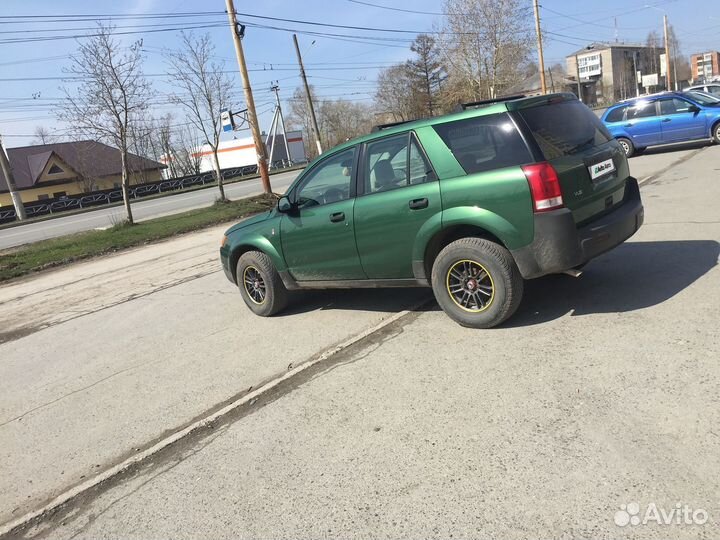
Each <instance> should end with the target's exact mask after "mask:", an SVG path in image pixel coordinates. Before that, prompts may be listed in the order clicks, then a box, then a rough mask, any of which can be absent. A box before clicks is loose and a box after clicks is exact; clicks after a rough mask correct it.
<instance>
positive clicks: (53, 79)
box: [0, 0, 720, 147]
mask: <svg viewBox="0 0 720 540" xmlns="http://www.w3.org/2000/svg"><path fill="white" fill-rule="evenodd" d="M525 1H527V3H528V7H529V8H530V7H531V6H532V0H525ZM368 4H372V5H368ZM709 5H710V3H709V2H707V0H702V1H701V0H602V1H597V0H580V1H568V0H542V1H541V10H540V14H541V21H542V26H543V30H544V32H545V33H546V40H545V44H544V45H545V63H546V66H550V65H552V64H555V63H563V64H564V58H565V55H567V54H570V53H572V52H574V51H576V50H577V49H580V48H581V47H583V46H585V45H587V44H589V43H591V42H599V41H615V40H616V39H617V40H619V41H625V42H635V43H638V42H643V41H644V40H645V38H646V36H647V34H648V32H650V31H652V30H655V31H657V32H658V34H659V35H662V17H663V13H665V14H667V15H668V18H669V21H670V23H671V24H672V25H673V26H674V28H675V32H676V34H677V36H678V38H679V40H680V44H681V48H682V52H683V53H684V54H685V55H686V56H688V57H689V55H690V54H692V53H694V52H702V51H707V50H719V49H720V14H718V15H714V14H710V15H709V14H708V13H709V12H711V10H709V9H708V6H709ZM388 8H389V9H388ZM224 9H225V0H124V1H122V2H118V1H116V0H113V1H110V0H52V1H51V0H33V1H32V2H29V1H28V0H0V135H2V137H3V141H4V143H5V144H6V145H7V146H8V147H17V146H23V145H27V144H30V143H31V141H32V139H33V138H34V136H33V132H34V130H35V128H36V127H37V126H44V127H46V128H48V129H49V130H50V131H56V130H57V131H58V132H62V130H64V129H67V126H65V125H63V124H62V123H60V122H59V121H58V120H57V119H56V117H55V113H54V111H55V110H56V107H57V104H58V102H59V99H60V98H61V97H62V96H63V92H62V87H63V86H69V83H68V82H67V81H65V82H63V80H62V77H63V67H64V66H65V67H66V66H67V65H68V62H69V60H68V57H69V55H71V54H72V53H73V52H74V51H75V49H76V48H77V44H78V43H77V38H75V37H72V36H81V35H83V34H85V33H87V32H89V31H91V29H92V27H93V26H94V22H93V21H92V19H94V18H97V17H102V18H104V19H107V18H108V17H109V16H113V17H114V19H113V21H112V22H113V24H115V25H116V26H117V28H118V31H126V32H141V33H133V34H128V35H123V36H120V39H121V40H122V41H123V43H125V44H128V45H129V44H130V43H132V42H134V41H136V40H138V39H140V38H142V48H143V53H144V55H145V73H146V74H148V75H149V78H150V80H151V81H152V82H153V85H154V88H155V90H156V92H157V97H156V98H155V99H154V106H153V113H154V114H156V115H161V114H164V113H167V112H172V113H173V114H174V116H175V119H176V120H175V121H176V122H177V123H178V125H179V124H181V123H182V122H184V113H183V112H182V110H181V109H179V108H178V107H177V106H176V105H172V104H169V103H168V102H167V95H168V93H169V92H171V90H172V89H171V88H170V87H169V86H168V85H167V83H165V82H164V80H163V74H164V72H165V70H166V68H165V64H164V60H163V56H162V51H163V50H165V49H168V48H170V49H172V48H174V47H175V46H176V43H177V36H178V33H179V30H178V29H179V28H183V27H195V29H194V30H193V31H194V32H195V33H204V32H208V33H209V34H210V36H211V39H212V40H213V42H214V44H215V46H216V55H217V60H218V61H219V62H225V67H226V69H228V70H233V74H232V75H231V77H232V78H233V82H234V84H235V85H236V91H235V92H234V99H235V105H236V108H242V106H243V98H242V86H241V83H240V78H239V76H238V75H237V74H236V73H235V72H234V70H236V68H237V63H236V60H235V56H234V49H233V44H232V39H231V35H230V30H229V28H228V26H227V16H226V15H225V14H224ZM235 9H236V11H237V12H238V14H242V15H239V17H238V18H239V20H240V21H241V22H244V23H247V29H246V36H245V39H244V40H243V45H244V48H245V56H246V60H247V63H248V68H249V70H250V81H251V84H252V87H253V91H254V96H255V102H256V105H257V111H258V114H259V117H260V125H261V129H263V130H268V129H269V128H270V122H271V119H272V114H273V103H274V96H273V94H272V93H271V92H270V86H271V84H272V83H273V82H274V81H278V82H277V84H278V85H279V87H280V97H281V99H282V101H283V110H284V111H285V115H286V116H287V114H288V109H289V102H288V101H287V100H289V99H291V98H292V94H293V91H294V90H295V88H296V87H298V85H300V83H301V80H300V76H299V71H298V68H297V63H296V56H295V50H294V47H293V41H292V31H293V30H294V31H297V32H298V39H299V42H300V48H301V50H302V52H303V60H304V62H305V64H306V66H305V67H306V71H307V74H308V77H309V81H310V83H311V84H313V85H314V86H315V88H316V91H317V93H318V96H319V99H337V98H343V99H348V100H357V101H361V102H366V103H372V100H373V95H374V90H375V81H376V78H377V75H378V71H379V70H380V69H382V68H384V67H388V66H390V65H392V64H394V63H397V62H401V61H404V60H405V59H408V58H410V57H411V56H412V53H411V52H410V50H409V44H410V41H411V40H412V38H413V37H414V35H413V32H432V31H433V30H434V29H437V28H438V26H439V25H440V24H441V22H442V17H441V15H439V14H438V13H439V12H441V11H442V1H441V0H414V1H413V2H412V3H410V2H407V1H402V0H263V1H261V2H248V1H246V0H235ZM128 15H133V16H142V17H144V18H142V19H127V16H128ZM250 15H256V16H259V17H251V16H250ZM18 16H23V17H32V19H31V21H30V22H27V21H28V19H26V18H23V19H17V17H18ZM77 16H83V17H77ZM118 16H123V17H125V18H118ZM260 17H265V18H260ZM270 18H277V19H284V20H274V19H270ZM79 19H83V20H79ZM87 19H90V20H87ZM288 19H293V20H295V21H305V22H313V23H319V24H312V25H309V24H304V23H301V22H291V21H288ZM332 24H335V25H351V26H356V27H368V28H382V29H393V30H395V31H393V32H381V31H374V30H373V31H369V30H353V29H344V28H336V27H329V26H327V25H332ZM140 26H142V28H139V27H140ZM269 27H275V28H269ZM278 28H284V29H285V30H281V29H278ZM288 29H289V30H288ZM398 30H402V31H403V32H398ZM327 34H334V35H332V36H330V35H327ZM338 34H339V35H338ZM35 38H40V39H35ZM79 39H82V38H79ZM18 40H22V41H21V42H17V41H18ZM536 57H537V55H536V52H535V51H533V59H536ZM248 135H249V132H247V131H240V132H238V133H237V134H236V136H238V137H243V136H248ZM224 137H226V138H227V137H232V135H225V136H224Z"/></svg>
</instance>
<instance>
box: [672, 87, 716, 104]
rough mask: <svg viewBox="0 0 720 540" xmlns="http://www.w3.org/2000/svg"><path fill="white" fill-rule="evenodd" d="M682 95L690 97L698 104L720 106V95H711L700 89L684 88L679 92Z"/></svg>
mask: <svg viewBox="0 0 720 540" xmlns="http://www.w3.org/2000/svg"><path fill="white" fill-rule="evenodd" d="M681 93H682V95H683V96H685V97H688V98H690V99H691V100H692V101H694V102H696V103H699V104H700V105H706V106H708V107H720V97H716V96H713V95H712V94H708V93H707V92H702V91H701V90H685V91H683V92H681Z"/></svg>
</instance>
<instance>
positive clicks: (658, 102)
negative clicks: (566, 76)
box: [601, 92, 720, 157]
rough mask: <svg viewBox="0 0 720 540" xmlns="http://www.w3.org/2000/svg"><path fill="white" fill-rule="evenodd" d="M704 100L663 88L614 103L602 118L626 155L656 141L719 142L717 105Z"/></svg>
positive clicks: (718, 112) (719, 114) (719, 123)
mask: <svg viewBox="0 0 720 540" xmlns="http://www.w3.org/2000/svg"><path fill="white" fill-rule="evenodd" d="M703 101H704V102H703V103H701V100H699V99H693V98H692V97H690V96H689V95H686V94H683V93H679V92H663V93H661V94H655V95H651V96H642V97H639V98H635V99H630V100H626V101H623V102H621V103H618V104H616V105H613V106H612V107H610V108H608V110H606V111H605V113H604V114H603V115H602V117H601V119H602V121H603V122H604V123H605V126H606V127H607V128H608V130H609V131H610V133H611V134H612V136H613V137H615V138H616V139H617V141H618V142H619V143H620V145H621V146H622V147H623V150H624V151H625V155H626V156H627V157H630V156H632V155H633V154H634V153H636V152H642V151H643V150H645V148H647V147H648V146H654V145H658V144H668V143H676V142H685V141H694V140H701V139H714V140H715V142H716V143H718V144H720V107H719V106H718V105H717V103H715V102H712V101H709V100H703Z"/></svg>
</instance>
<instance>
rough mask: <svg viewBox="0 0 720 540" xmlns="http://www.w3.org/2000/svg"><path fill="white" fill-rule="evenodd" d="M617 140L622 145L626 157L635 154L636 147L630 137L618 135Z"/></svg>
mask: <svg viewBox="0 0 720 540" xmlns="http://www.w3.org/2000/svg"><path fill="white" fill-rule="evenodd" d="M617 142H619V143H620V146H622V149H623V152H625V157H626V158H629V157H632V156H633V154H635V147H634V146H633V143H632V142H631V141H630V139H626V138H625V137H618V139H617Z"/></svg>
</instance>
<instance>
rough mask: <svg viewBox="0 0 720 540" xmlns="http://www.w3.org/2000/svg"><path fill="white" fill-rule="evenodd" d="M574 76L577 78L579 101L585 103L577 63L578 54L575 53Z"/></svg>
mask: <svg viewBox="0 0 720 540" xmlns="http://www.w3.org/2000/svg"><path fill="white" fill-rule="evenodd" d="M575 77H576V78H577V93H578V99H579V100H580V103H585V102H584V101H583V97H582V86H581V85H580V64H579V63H578V55H577V54H576V55H575Z"/></svg>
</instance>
